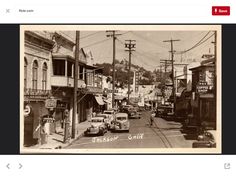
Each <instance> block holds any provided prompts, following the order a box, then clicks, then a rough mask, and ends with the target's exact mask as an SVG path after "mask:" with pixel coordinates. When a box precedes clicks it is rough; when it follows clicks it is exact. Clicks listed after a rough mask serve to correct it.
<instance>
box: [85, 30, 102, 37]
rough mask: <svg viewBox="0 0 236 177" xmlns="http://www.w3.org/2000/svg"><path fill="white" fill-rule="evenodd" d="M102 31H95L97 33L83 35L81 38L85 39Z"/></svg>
mask: <svg viewBox="0 0 236 177" xmlns="http://www.w3.org/2000/svg"><path fill="white" fill-rule="evenodd" d="M101 32H103V31H98V32H95V33H92V34H88V35H86V36H83V37H81V38H80V39H84V38H87V37H90V36H93V35H96V34H98V33H101Z"/></svg>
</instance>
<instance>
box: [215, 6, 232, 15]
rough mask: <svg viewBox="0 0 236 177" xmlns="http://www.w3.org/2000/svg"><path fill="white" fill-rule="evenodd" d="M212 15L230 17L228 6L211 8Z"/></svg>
mask: <svg viewBox="0 0 236 177" xmlns="http://www.w3.org/2000/svg"><path fill="white" fill-rule="evenodd" d="M212 15H230V6H212Z"/></svg>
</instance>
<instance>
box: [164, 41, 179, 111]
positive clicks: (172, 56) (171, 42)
mask: <svg viewBox="0 0 236 177" xmlns="http://www.w3.org/2000/svg"><path fill="white" fill-rule="evenodd" d="M177 41H180V40H179V39H170V40H165V41H163V42H170V53H171V65H172V70H171V72H172V83H173V91H172V94H173V98H174V113H175V102H176V95H175V79H174V52H175V51H174V46H173V42H177Z"/></svg>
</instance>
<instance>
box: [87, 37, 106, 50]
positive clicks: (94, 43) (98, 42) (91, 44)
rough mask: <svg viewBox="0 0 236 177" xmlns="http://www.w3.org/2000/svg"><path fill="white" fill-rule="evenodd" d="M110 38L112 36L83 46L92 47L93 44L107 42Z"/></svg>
mask: <svg viewBox="0 0 236 177" xmlns="http://www.w3.org/2000/svg"><path fill="white" fill-rule="evenodd" d="M108 40H110V38H108V39H104V40H101V41H98V42H95V43H92V44H89V45H86V46H83V47H82V48H87V47H91V46H93V45H97V44H100V43H103V42H106V41H108Z"/></svg>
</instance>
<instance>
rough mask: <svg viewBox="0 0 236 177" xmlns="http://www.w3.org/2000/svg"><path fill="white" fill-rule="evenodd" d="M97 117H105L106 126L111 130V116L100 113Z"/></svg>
mask: <svg viewBox="0 0 236 177" xmlns="http://www.w3.org/2000/svg"><path fill="white" fill-rule="evenodd" d="M96 116H97V117H104V122H105V125H106V127H107V129H109V127H110V125H109V124H110V117H109V115H107V114H102V113H99V114H97V115H96Z"/></svg>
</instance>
